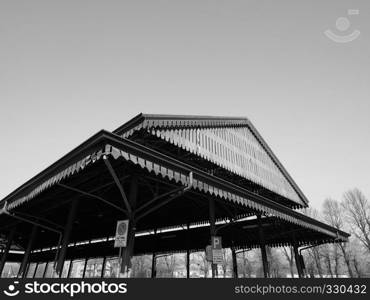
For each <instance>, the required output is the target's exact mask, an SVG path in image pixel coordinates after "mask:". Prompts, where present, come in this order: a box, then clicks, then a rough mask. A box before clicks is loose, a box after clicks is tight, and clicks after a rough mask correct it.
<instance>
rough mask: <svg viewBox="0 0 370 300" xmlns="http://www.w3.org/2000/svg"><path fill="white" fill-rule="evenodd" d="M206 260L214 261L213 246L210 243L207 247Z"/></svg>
mask: <svg viewBox="0 0 370 300" xmlns="http://www.w3.org/2000/svg"><path fill="white" fill-rule="evenodd" d="M206 260H207V261H209V262H212V261H213V254H212V246H211V245H208V246H207V247H206Z"/></svg>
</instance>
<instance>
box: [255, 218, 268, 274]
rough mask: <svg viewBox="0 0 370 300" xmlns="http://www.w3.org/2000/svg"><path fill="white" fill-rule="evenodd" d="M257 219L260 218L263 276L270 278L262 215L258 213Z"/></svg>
mask: <svg viewBox="0 0 370 300" xmlns="http://www.w3.org/2000/svg"><path fill="white" fill-rule="evenodd" d="M257 220H258V232H259V239H260V247H261V256H262V266H263V276H264V277H265V278H268V277H269V266H268V260H267V253H266V244H265V237H264V233H263V227H262V220H261V215H257Z"/></svg>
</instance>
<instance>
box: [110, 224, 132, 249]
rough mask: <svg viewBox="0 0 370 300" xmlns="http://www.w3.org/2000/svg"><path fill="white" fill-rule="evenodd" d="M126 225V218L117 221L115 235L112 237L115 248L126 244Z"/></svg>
mask: <svg viewBox="0 0 370 300" xmlns="http://www.w3.org/2000/svg"><path fill="white" fill-rule="evenodd" d="M128 225H129V223H128V220H121V221H117V227H116V236H115V239H114V247H115V248H120V247H126V246H127V233H128Z"/></svg>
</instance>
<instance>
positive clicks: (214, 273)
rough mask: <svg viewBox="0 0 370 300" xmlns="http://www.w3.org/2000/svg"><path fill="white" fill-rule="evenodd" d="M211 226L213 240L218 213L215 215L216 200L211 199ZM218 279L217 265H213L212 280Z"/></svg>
mask: <svg viewBox="0 0 370 300" xmlns="http://www.w3.org/2000/svg"><path fill="white" fill-rule="evenodd" d="M209 224H210V233H211V240H212V237H213V236H215V235H216V213H215V199H214V198H212V197H210V198H209ZM215 277H217V265H216V264H214V263H212V278H215Z"/></svg>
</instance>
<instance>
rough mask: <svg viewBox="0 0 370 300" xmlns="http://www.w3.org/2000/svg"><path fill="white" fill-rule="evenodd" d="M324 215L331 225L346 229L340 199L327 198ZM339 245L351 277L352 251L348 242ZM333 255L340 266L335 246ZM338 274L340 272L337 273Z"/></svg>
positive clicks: (338, 228)
mask: <svg viewBox="0 0 370 300" xmlns="http://www.w3.org/2000/svg"><path fill="white" fill-rule="evenodd" d="M323 216H324V219H325V221H326V222H328V223H329V224H330V225H331V226H333V227H334V228H335V229H337V230H344V217H343V213H342V209H341V207H340V204H339V202H338V201H336V200H334V199H326V200H325V201H324V204H323ZM338 246H339V248H340V250H341V252H342V255H343V259H344V262H345V264H346V266H347V269H348V275H349V277H353V272H352V268H351V258H350V253H349V251H347V244H346V243H338ZM334 250H335V251H334V252H333V255H335V256H334V259H335V262H336V266H338V261H339V257H338V255H337V254H338V252H337V251H336V248H334ZM337 276H338V274H337Z"/></svg>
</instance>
